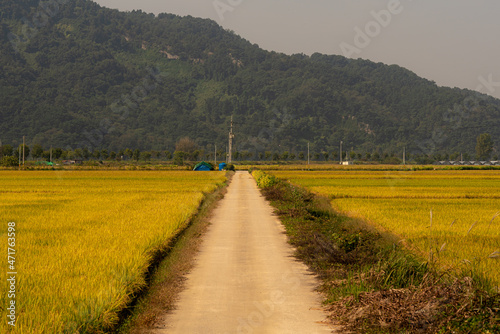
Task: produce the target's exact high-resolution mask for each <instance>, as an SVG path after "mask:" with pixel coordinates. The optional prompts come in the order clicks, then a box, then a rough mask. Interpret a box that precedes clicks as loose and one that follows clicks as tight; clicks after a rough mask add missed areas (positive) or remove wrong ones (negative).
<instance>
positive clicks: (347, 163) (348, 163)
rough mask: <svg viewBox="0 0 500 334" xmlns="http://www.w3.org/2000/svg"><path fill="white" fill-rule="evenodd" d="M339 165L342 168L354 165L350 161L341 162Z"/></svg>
mask: <svg viewBox="0 0 500 334" xmlns="http://www.w3.org/2000/svg"><path fill="white" fill-rule="evenodd" d="M340 164H341V165H344V166H349V165H354V163H353V162H352V161H342V162H341V163H340Z"/></svg>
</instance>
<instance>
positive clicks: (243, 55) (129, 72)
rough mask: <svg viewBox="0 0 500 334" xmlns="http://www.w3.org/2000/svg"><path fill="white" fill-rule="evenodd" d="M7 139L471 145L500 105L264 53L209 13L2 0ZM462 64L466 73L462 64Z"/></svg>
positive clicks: (439, 148)
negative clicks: (208, 16)
mask: <svg viewBox="0 0 500 334" xmlns="http://www.w3.org/2000/svg"><path fill="white" fill-rule="evenodd" d="M0 19H1V24H0V68H1V72H0V139H1V140H2V141H3V143H4V144H5V143H7V144H13V145H17V144H18V143H19V141H20V138H22V136H23V135H25V136H26V138H27V140H28V143H29V144H35V143H38V144H42V145H44V146H45V147H47V146H54V147H64V148H68V147H71V148H82V147H88V148H90V149H94V148H106V149H110V150H119V149H122V148H139V149H154V150H167V149H169V150H173V148H174V145H175V142H176V141H177V140H179V138H181V137H185V136H189V137H190V138H192V139H193V140H194V141H196V143H197V144H198V145H199V146H200V147H201V148H205V149H207V150H209V149H213V145H214V144H217V145H218V146H219V147H223V146H225V144H226V138H227V134H228V131H229V124H230V119H231V116H233V117H234V121H235V125H234V131H235V134H236V138H235V146H236V148H237V149H238V150H248V151H250V152H262V151H264V150H271V151H280V150H281V151H282V150H287V151H295V152H297V151H304V150H305V149H306V147H307V143H308V142H310V143H311V148H312V149H314V150H315V151H317V152H320V151H326V152H329V151H330V152H331V151H333V150H337V149H338V145H339V142H340V141H341V140H342V141H343V142H344V145H345V146H344V147H347V148H349V149H350V148H353V149H354V150H357V151H360V152H361V151H362V152H365V151H366V152H375V151H376V150H378V151H380V152H382V151H398V152H399V150H402V147H403V146H406V147H407V149H408V151H409V152H413V153H415V154H434V153H436V152H464V153H466V152H469V153H471V154H472V153H473V152H474V147H475V139H476V137H477V136H478V135H479V134H481V133H486V132H487V133H490V134H491V135H492V138H493V140H494V141H495V142H496V144H497V146H496V147H497V148H498V147H499V146H498V143H499V142H500V123H499V121H500V101H499V100H497V99H494V98H491V97H488V96H486V95H481V94H478V93H475V92H472V91H468V90H461V89H456V88H455V89H452V88H443V87H438V86H437V85H436V84H435V83H433V82H431V81H428V80H425V79H422V78H419V77H418V76H417V75H416V74H414V73H412V72H410V71H408V70H406V69H404V68H401V67H399V66H395V65H392V66H387V65H384V64H381V63H373V62H370V61H366V60H351V59H347V58H344V57H341V56H327V55H322V54H314V55H312V56H305V55H292V56H288V55H284V54H280V53H275V52H268V51H265V50H262V49H261V48H259V47H258V46H257V45H255V44H252V43H250V42H248V41H246V40H244V39H243V38H241V37H239V36H237V35H235V34H234V33H233V32H231V31H226V30H224V29H223V28H222V27H220V26H219V25H218V24H217V23H215V22H214V21H211V20H205V19H199V18H193V17H190V16H188V17H180V16H176V15H171V14H160V15H158V16H155V15H153V14H147V13H144V12H142V11H133V12H129V13H124V12H119V11H117V10H111V9H107V8H103V7H101V6H99V5H97V4H96V3H94V2H92V1H86V0H50V1H45V2H40V3H39V2H38V1H35V0H0ZM458 70H460V69H457V71H458Z"/></svg>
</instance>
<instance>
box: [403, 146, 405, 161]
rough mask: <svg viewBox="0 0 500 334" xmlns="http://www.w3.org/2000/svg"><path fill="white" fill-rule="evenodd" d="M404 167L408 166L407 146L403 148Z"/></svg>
mask: <svg viewBox="0 0 500 334" xmlns="http://www.w3.org/2000/svg"><path fill="white" fill-rule="evenodd" d="M403 166H406V146H405V147H404V148H403Z"/></svg>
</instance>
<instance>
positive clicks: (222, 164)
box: [219, 162, 227, 170]
mask: <svg viewBox="0 0 500 334" xmlns="http://www.w3.org/2000/svg"><path fill="white" fill-rule="evenodd" d="M226 166H227V164H226V163H225V162H223V163H221V164H219V170H224V168H226Z"/></svg>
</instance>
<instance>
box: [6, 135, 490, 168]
mask: <svg viewBox="0 0 500 334" xmlns="http://www.w3.org/2000/svg"><path fill="white" fill-rule="evenodd" d="M23 151H24V157H26V158H28V157H30V155H31V157H32V158H33V159H35V160H41V159H43V160H52V161H55V160H118V161H121V160H135V161H139V160H142V161H150V160H152V159H155V160H173V162H174V163H175V164H183V163H184V162H185V161H198V160H214V158H216V160H218V161H222V160H225V157H226V152H225V151H223V150H218V151H217V152H206V151H205V150H202V149H199V148H198V146H197V145H196V143H195V142H194V141H193V140H191V139H190V138H189V137H184V138H181V139H180V140H179V141H178V142H177V143H176V146H175V151H174V153H171V152H170V151H155V150H152V151H140V150H139V149H135V150H132V149H130V148H126V149H121V150H118V151H117V152H115V151H108V150H107V149H101V150H99V149H95V150H92V151H90V150H89V149H87V148H82V149H80V148H78V149H75V150H63V149H62V148H59V147H57V148H51V149H49V150H47V149H44V147H42V145H40V144H35V145H33V146H32V147H31V148H30V147H29V146H28V145H24V150H23V145H20V146H19V147H17V148H16V149H14V148H13V147H12V146H11V145H3V146H0V159H1V158H3V157H16V158H17V157H21V156H22V154H23ZM492 153H493V141H492V139H491V136H490V135H489V134H487V133H485V134H481V135H480V136H478V138H477V144H476V157H475V159H478V160H487V159H489V158H491V155H492ZM214 155H217V156H216V157H214ZM233 159H234V160H235V161H248V160H259V161H297V160H299V161H304V160H312V161H339V160H340V157H339V152H337V151H334V152H326V151H321V152H312V153H309V156H308V155H307V152H289V151H283V152H273V151H264V152H250V151H235V152H234V153H233ZM401 159H402V154H398V153H396V152H382V153H381V152H378V151H375V152H365V153H361V152H356V151H343V152H342V160H351V161H353V160H358V161H367V162H368V161H372V162H385V163H400V162H401ZM406 159H407V161H411V160H413V161H415V162H417V163H419V164H426V163H432V162H435V161H441V160H461V159H463V160H471V159H472V157H471V156H470V154H468V153H465V154H461V153H459V152H455V153H452V154H449V153H435V154H432V155H423V154H406ZM11 160H12V159H11ZM493 160H498V155H495V156H494V157H493ZM12 161H13V160H12Z"/></svg>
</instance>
